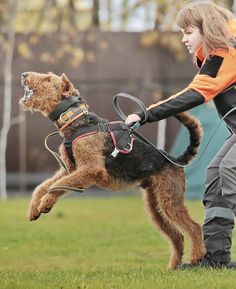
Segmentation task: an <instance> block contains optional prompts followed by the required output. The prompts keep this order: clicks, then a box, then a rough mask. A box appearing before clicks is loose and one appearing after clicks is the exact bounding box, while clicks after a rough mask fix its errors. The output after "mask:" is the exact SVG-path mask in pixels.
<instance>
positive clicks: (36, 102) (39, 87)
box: [19, 72, 203, 269]
mask: <svg viewBox="0 0 236 289" xmlns="http://www.w3.org/2000/svg"><path fill="white" fill-rule="evenodd" d="M21 78H22V85H23V87H24V90H25V94H24V96H23V97H22V98H21V100H20V102H19V104H20V107H21V108H22V109H23V110H30V111H40V112H41V113H42V114H43V115H44V116H47V117H49V118H50V119H51V120H53V121H54V123H55V124H56V126H57V127H58V129H59V131H60V134H61V135H62V136H63V137H64V139H65V141H64V143H63V144H62V145H61V146H60V149H59V152H60V156H61V158H62V159H63V161H64V162H65V164H66V166H67V168H68V170H69V173H68V172H67V171H66V170H65V169H64V168H63V167H61V168H60V169H59V170H58V171H57V172H56V173H55V175H54V176H53V177H52V178H50V179H48V180H46V181H44V182H43V183H42V184H40V185H39V186H37V187H36V188H35V190H34V192H33V196H32V200H31V203H30V206H29V211H28V217H29V220H31V221H32V220H36V219H38V218H39V216H40V214H41V213H48V212H49V211H50V210H51V208H52V207H53V205H54V204H55V203H56V202H57V199H58V198H59V197H60V196H62V195H63V194H64V193H65V190H64V189H63V188H65V187H74V188H83V189H86V188H88V187H90V186H91V185H96V186H98V187H101V188H105V189H108V190H122V191H124V190H127V189H130V188H131V187H134V186H140V187H141V188H142V189H143V190H144V193H145V197H146V203H147V208H148V209H149V212H150V215H151V217H152V220H153V221H154V224H155V225H156V227H158V228H159V229H160V230H161V231H162V232H163V233H164V234H165V235H166V236H167V238H168V240H169V241H170V243H171V245H172V256H171V259H170V263H169V268H172V269H176V268H178V266H179V265H180V264H181V262H182V257H183V249H184V244H183V242H184V237H183V234H182V233H181V232H180V231H183V232H185V233H187V234H188V235H189V236H190V238H191V242H192V251H191V257H190V258H191V262H192V263H197V262H199V261H200V260H201V259H202V257H203V243H202V234H201V228H200V226H199V225H198V224H197V223H196V222H194V221H193V220H192V219H191V217H190V215H189V213H188V211H187V209H186V207H185V206H184V191H185V175H184V170H183V168H181V167H178V166H176V165H174V164H172V163H170V162H169V161H168V160H166V158H165V157H164V156H163V155H162V154H160V152H159V151H157V150H156V149H155V148H154V147H153V146H151V145H150V144H147V143H145V142H143V141H142V140H140V139H139V138H137V137H134V138H132V139H131V140H130V141H129V147H128V149H127V147H125V148H124V149H123V150H121V149H120V150H117V147H115V141H116V139H115V136H114V134H111V132H112V131H111V130H112V127H114V128H117V127H119V128H120V130H121V131H122V132H124V133H125V132H126V131H127V125H126V124H124V123H123V122H120V123H115V124H111V123H109V122H108V121H106V120H104V119H102V118H100V117H98V116H97V115H96V114H94V113H91V112H89V111H88V105H87V103H86V101H85V100H84V99H83V98H82V97H80V96H79V95H80V94H79V91H78V90H77V89H75V88H74V86H73V84H72V83H71V82H70V81H69V79H68V78H67V77H66V75H65V74H62V75H61V76H57V75H55V74H53V73H48V74H42V73H36V72H24V73H22V76H21ZM61 104H63V105H61ZM176 118H177V119H178V120H179V121H180V122H182V123H183V124H184V125H185V126H186V127H187V129H188V131H189V133H190V144H189V146H188V147H187V149H186V151H185V152H184V153H183V154H182V155H181V156H179V157H178V158H173V157H172V159H173V160H175V161H176V162H178V163H180V164H186V163H188V162H189V161H190V160H191V159H192V158H193V157H194V156H195V155H196V153H197V148H198V146H199V143H200V135H201V127H200V125H199V123H198V121H197V120H196V119H195V118H194V117H192V116H190V115H189V114H188V113H186V112H185V113H181V114H178V115H177V116H176ZM125 126H126V128H124V127H125ZM95 128H96V129H95ZM105 128H107V129H105ZM118 130H119V129H118ZM81 131H82V132H81ZM94 131H95V132H94ZM74 135H75V136H76V137H74ZM118 142H119V140H118ZM68 143H69V146H68ZM65 148H66V149H65ZM169 157H170V156H169Z"/></svg>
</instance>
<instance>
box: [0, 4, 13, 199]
mask: <svg viewBox="0 0 236 289" xmlns="http://www.w3.org/2000/svg"><path fill="white" fill-rule="evenodd" d="M7 11H8V14H9V17H8V20H9V22H8V33H7V42H6V46H5V53H6V56H5V63H4V96H3V122H2V128H1V133H0V196H1V199H2V200H6V199H7V184H6V149H7V136H8V132H9V130H10V126H11V95H12V60H13V53H14V47H15V32H14V19H15V13H16V2H15V0H11V1H8V7H7Z"/></svg>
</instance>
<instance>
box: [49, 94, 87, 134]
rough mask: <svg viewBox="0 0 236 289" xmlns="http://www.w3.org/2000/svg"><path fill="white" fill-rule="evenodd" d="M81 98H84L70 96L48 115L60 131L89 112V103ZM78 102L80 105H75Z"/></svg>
mask: <svg viewBox="0 0 236 289" xmlns="http://www.w3.org/2000/svg"><path fill="white" fill-rule="evenodd" d="M81 100H82V98H81V97H79V96H77V97H76V96H70V97H68V98H66V99H65V100H63V101H62V102H60V103H59V104H58V105H57V106H56V107H55V108H54V110H53V111H52V112H51V113H50V114H49V115H48V117H49V118H50V120H51V121H53V122H54V124H55V125H56V127H57V128H58V129H59V130H60V131H63V130H64V129H65V128H66V127H67V126H68V125H69V124H71V123H72V122H73V121H74V120H76V119H78V118H79V117H81V116H82V115H84V114H87V113H88V105H87V104H86V103H85V102H81ZM76 103H77V104H79V106H76V107H73V105H74V104H76Z"/></svg>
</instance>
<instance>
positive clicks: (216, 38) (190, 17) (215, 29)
mask: <svg viewBox="0 0 236 289" xmlns="http://www.w3.org/2000/svg"><path fill="white" fill-rule="evenodd" d="M232 19H233V14H232V13H231V12H230V11H229V10H227V9H225V8H223V7H220V6H218V5H216V4H214V3H212V2H210V1H203V0H200V1H192V2H190V3H188V4H186V5H185V6H184V7H183V8H182V9H181V10H180V11H179V12H178V15H177V19H176V21H177V25H178V26H179V27H180V28H182V29H187V28H188V27H191V26H195V27H197V28H198V29H199V30H200V33H201V34H202V35H203V45H202V46H203V51H204V54H205V56H206V57H209V53H210V52H211V50H213V49H216V48H224V49H228V48H229V47H230V46H232V39H233V35H232V34H231V33H230V31H229V29H228V23H229V22H230V20H232Z"/></svg>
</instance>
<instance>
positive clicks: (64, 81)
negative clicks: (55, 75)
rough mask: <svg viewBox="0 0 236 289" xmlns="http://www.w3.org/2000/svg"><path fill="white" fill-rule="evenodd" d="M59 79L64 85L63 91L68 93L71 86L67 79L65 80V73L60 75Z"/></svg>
mask: <svg viewBox="0 0 236 289" xmlns="http://www.w3.org/2000/svg"><path fill="white" fill-rule="evenodd" d="M61 79H62V81H63V83H64V90H65V91H69V90H70V89H71V86H72V84H71V82H70V81H69V79H68V78H67V76H66V75H65V73H62V75H61Z"/></svg>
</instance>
